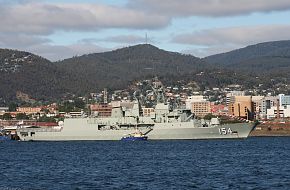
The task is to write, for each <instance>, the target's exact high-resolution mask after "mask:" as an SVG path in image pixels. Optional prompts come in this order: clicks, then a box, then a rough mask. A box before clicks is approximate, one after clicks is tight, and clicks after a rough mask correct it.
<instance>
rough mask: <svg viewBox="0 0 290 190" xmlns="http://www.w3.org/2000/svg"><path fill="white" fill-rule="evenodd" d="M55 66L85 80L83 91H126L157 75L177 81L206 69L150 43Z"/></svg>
mask: <svg viewBox="0 0 290 190" xmlns="http://www.w3.org/2000/svg"><path fill="white" fill-rule="evenodd" d="M55 64H56V65H57V67H58V68H59V70H63V71H64V72H68V73H74V75H75V76H77V77H79V78H80V80H86V82H85V84H84V86H83V87H84V89H83V91H88V90H91V91H92V90H94V89H100V88H104V87H108V88H113V89H116V88H117V89H118V88H125V87H126V86H127V85H128V83H129V81H132V80H136V79H144V78H150V77H153V76H155V75H157V76H159V77H167V78H168V79H169V80H174V77H175V76H180V75H185V74H188V73H194V72H197V71H199V70H200V69H201V68H203V67H204V63H203V61H201V60H200V59H199V58H196V57H194V56H191V55H183V54H180V53H174V52H168V51H164V50H161V49H158V48H157V47H155V46H152V45H149V44H142V45H136V46H131V47H126V48H121V49H118V50H114V51H110V52H104V53H95V54H88V55H83V56H80V57H73V58H70V59H66V60H63V61H61V62H57V63H55ZM172 77H173V78H172Z"/></svg>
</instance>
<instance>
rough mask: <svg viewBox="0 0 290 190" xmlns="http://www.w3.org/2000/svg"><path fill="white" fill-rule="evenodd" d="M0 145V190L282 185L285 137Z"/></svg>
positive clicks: (289, 153) (289, 147)
mask: <svg viewBox="0 0 290 190" xmlns="http://www.w3.org/2000/svg"><path fill="white" fill-rule="evenodd" d="M0 146H1V150H2V152H1V156H0V164H1V165H0V170H1V174H0V176H1V178H0V179H1V180H0V190H4V189H5V190H20V189H194V188H195V189H290V138H289V137H276V138H248V139H246V140H210V141H206V140H202V141H148V142H121V141H118V142H117V141H116V142H99V141H92V142H2V143H0Z"/></svg>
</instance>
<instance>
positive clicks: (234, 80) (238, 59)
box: [0, 41, 290, 105]
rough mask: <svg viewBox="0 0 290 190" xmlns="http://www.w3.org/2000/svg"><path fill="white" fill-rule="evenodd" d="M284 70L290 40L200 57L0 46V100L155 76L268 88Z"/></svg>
mask: <svg viewBox="0 0 290 190" xmlns="http://www.w3.org/2000/svg"><path fill="white" fill-rule="evenodd" d="M289 73H290V41H276V42H266V43H260V44H256V45H251V46H248V47H245V48H241V49H238V50H234V51H231V52H228V53H223V54H218V55H213V56H209V57H206V58H204V59H200V58H197V57H194V56H192V55H184V54H180V53H176V52H169V51H165V50H162V49H159V48H157V47H155V46H152V45H150V44H140V45H135V46H130V47H125V48H120V49H117V50H114V51H109V52H103V53H93V54H86V55H82V56H78V57H72V58H69V59H65V60H62V61H58V62H51V61H49V60H47V59H45V58H42V57H40V56H37V55H34V54H31V53H28V52H23V51H17V50H8V49H0V105H3V102H7V101H11V100H16V97H17V96H16V95H17V92H21V93H22V94H26V95H27V96H28V97H29V99H32V100H34V99H35V100H42V101H50V100H54V101H55V100H59V99H60V98H63V97H66V98H68V97H73V96H83V95H86V94H88V93H89V92H97V91H100V90H101V89H103V88H104V87H106V88H108V89H109V90H116V89H125V88H127V87H128V86H129V85H130V84H132V83H133V82H134V81H137V80H142V79H149V78H152V77H154V76H158V77H159V78H160V79H161V80H162V81H163V82H164V84H165V85H174V84H176V83H177V82H178V81H182V82H183V83H186V82H190V81H194V83H195V84H197V85H198V88H199V89H200V90H206V89H210V88H212V87H219V88H223V87H225V86H226V85H228V84H241V85H243V86H244V87H245V88H252V87H253V86H255V85H260V84H263V86H265V87H267V88H272V86H273V81H275V82H276V83H281V84H290V75H289ZM273 79H275V80H273ZM283 93H288V92H287V91H285V92H283ZM289 93H290V91H289ZM1 102H2V104H1Z"/></svg>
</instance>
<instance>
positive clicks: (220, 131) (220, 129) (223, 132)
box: [219, 128, 233, 135]
mask: <svg viewBox="0 0 290 190" xmlns="http://www.w3.org/2000/svg"><path fill="white" fill-rule="evenodd" d="M219 133H220V135H228V134H229V135H230V134H232V133H233V132H232V130H231V128H228V129H227V128H219Z"/></svg>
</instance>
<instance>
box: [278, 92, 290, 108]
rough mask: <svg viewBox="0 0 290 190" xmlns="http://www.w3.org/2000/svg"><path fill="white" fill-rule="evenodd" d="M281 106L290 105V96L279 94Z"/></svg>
mask: <svg viewBox="0 0 290 190" xmlns="http://www.w3.org/2000/svg"><path fill="white" fill-rule="evenodd" d="M278 98H279V106H287V105H290V95H285V94H279V95H278Z"/></svg>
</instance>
